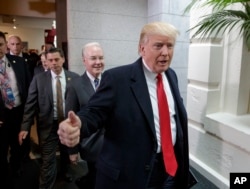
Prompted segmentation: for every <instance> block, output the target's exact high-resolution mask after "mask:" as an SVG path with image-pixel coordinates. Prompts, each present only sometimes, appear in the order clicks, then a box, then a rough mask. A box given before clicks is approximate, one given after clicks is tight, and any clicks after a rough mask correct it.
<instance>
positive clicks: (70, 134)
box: [57, 111, 81, 147]
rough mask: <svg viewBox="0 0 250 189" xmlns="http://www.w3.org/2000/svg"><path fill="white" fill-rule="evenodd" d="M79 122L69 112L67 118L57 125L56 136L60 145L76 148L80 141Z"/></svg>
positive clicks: (74, 115)
mask: <svg viewBox="0 0 250 189" xmlns="http://www.w3.org/2000/svg"><path fill="white" fill-rule="evenodd" d="M80 128H81V120H80V119H79V117H78V116H77V115H76V114H75V113H74V112H73V111H69V113H68V118H67V119H66V120H64V121H62V122H61V123H60V124H59V128H58V131H57V134H58V135H59V139H60V141H61V143H62V144H64V145H66V146H68V147H74V146H76V145H77V144H78V143H79V141H80Z"/></svg>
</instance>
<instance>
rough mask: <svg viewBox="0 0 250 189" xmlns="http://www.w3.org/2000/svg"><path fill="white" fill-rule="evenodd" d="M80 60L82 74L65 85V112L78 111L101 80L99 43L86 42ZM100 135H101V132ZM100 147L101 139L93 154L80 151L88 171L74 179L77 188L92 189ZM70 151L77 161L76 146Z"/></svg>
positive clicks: (71, 156)
mask: <svg viewBox="0 0 250 189" xmlns="http://www.w3.org/2000/svg"><path fill="white" fill-rule="evenodd" d="M82 62H83V65H84V66H85V69H86V70H85V72H84V74H83V75H82V76H81V77H80V78H75V79H74V80H73V81H72V82H71V84H70V85H69V86H68V87H67V91H66V101H65V112H66V113H68V112H69V111H70V110H73V111H74V112H75V113H76V112H78V111H79V110H80V109H81V107H83V106H85V105H86V104H87V102H88V100H89V98H90V97H91V96H92V95H93V94H94V93H95V91H96V90H97V88H98V86H99V83H100V80H101V74H102V72H103V70H104V53H103V50H102V47H101V45H100V44H99V43H97V42H90V43H87V44H86V45H85V46H84V47H83V49H82ZM66 115H67V114H66ZM98 132H102V131H98ZM98 135H99V133H98ZM100 137H103V135H102V134H101V133H100ZM101 147H102V139H100V140H98V145H97V146H96V149H94V151H95V154H94V156H88V155H87V154H83V153H81V154H82V155H83V156H82V158H83V159H84V160H85V161H86V162H87V165H88V173H87V175H84V176H83V177H80V178H78V179H76V182H75V183H76V185H77V186H78V187H79V188H84V189H94V184H95V175H96V168H95V162H96V159H97V156H98V155H99V152H100V149H101ZM70 151H71V152H70V153H71V155H70V159H71V161H72V162H73V163H75V162H77V159H78V148H74V149H71V150H70Z"/></svg>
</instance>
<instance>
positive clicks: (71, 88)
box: [65, 72, 103, 162]
mask: <svg viewBox="0 0 250 189" xmlns="http://www.w3.org/2000/svg"><path fill="white" fill-rule="evenodd" d="M94 93H95V90H94V88H93V86H92V84H91V81H90V79H89V77H88V75H87V72H85V73H84V74H83V75H82V76H81V77H79V78H75V79H74V80H73V81H72V82H71V83H70V84H69V85H68V86H67V90H66V100H65V113H66V115H67V114H68V112H69V111H70V110H73V111H74V112H78V111H79V110H80V108H81V107H84V106H86V104H87V103H88V101H89V99H90V97H91V96H92V95H93V94H94ZM102 133H103V132H102ZM100 137H101V138H103V136H100ZM100 137H98V138H100ZM85 140H86V139H85ZM85 140H84V141H85ZM81 141H82V142H83V143H84V141H83V139H82V138H81ZM96 141H97V142H96V145H95V148H94V149H93V147H92V152H93V153H91V154H92V155H91V156H90V155H88V154H86V153H80V154H83V155H82V156H81V158H84V160H87V161H92V162H95V161H96V158H97V156H98V155H99V153H100V150H101V147H102V143H103V140H102V139H100V140H96ZM80 150H81V148H80V145H79V146H77V147H75V148H70V149H69V153H70V154H75V153H78V152H79V151H80Z"/></svg>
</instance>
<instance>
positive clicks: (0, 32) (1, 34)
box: [0, 31, 6, 41]
mask: <svg viewBox="0 0 250 189" xmlns="http://www.w3.org/2000/svg"><path fill="white" fill-rule="evenodd" d="M0 37H2V38H3V39H4V41H6V36H5V33H4V32H2V31H0Z"/></svg>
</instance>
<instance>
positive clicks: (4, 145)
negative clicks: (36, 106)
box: [0, 54, 31, 183]
mask: <svg viewBox="0 0 250 189" xmlns="http://www.w3.org/2000/svg"><path fill="white" fill-rule="evenodd" d="M6 58H7V59H8V63H7V64H6V66H10V67H11V68H12V69H13V71H14V75H15V78H16V82H17V88H18V92H19V95H20V98H21V105H19V106H18V107H14V108H12V109H7V108H5V106H4V102H3V99H2V95H1V92H0V120H1V121H2V122H4V124H3V125H2V127H0V167H1V168H0V181H2V179H3V181H6V177H7V175H8V171H7V165H8V162H7V156H8V148H9V146H10V149H11V150H10V155H11V156H10V165H11V168H12V171H13V173H15V172H16V171H18V170H19V169H20V165H21V161H22V160H23V158H24V155H25V154H24V151H23V149H22V147H20V145H19V142H18V133H19V131H20V126H21V122H22V115H23V111H24V104H25V102H26V99H27V95H28V88H29V84H30V79H31V78H30V75H29V72H28V69H27V67H26V63H25V61H24V59H23V58H21V57H18V56H13V55H8V54H6ZM24 143H26V141H24ZM26 155H27V154H26ZM1 183H2V182H1Z"/></svg>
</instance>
